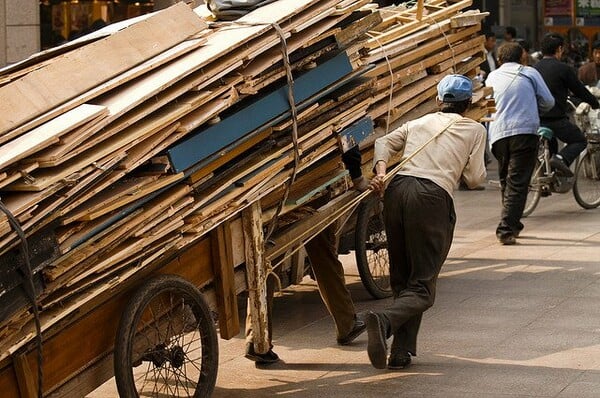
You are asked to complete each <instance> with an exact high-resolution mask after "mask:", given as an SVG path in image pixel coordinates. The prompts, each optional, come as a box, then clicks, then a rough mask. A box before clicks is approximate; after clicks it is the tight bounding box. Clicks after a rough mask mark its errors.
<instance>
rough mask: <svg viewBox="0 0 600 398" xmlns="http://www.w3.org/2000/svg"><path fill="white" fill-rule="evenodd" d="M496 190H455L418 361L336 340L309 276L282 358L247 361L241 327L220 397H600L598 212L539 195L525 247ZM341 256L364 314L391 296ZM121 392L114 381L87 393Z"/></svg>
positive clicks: (289, 310)
mask: <svg viewBox="0 0 600 398" xmlns="http://www.w3.org/2000/svg"><path fill="white" fill-rule="evenodd" d="M490 174H492V173H490ZM490 177H491V178H494V177H495V176H494V175H493V174H492V175H491V176H490ZM499 195H500V194H499V189H498V188H497V186H495V185H493V184H489V185H487V186H486V190H484V191H457V192H456V194H455V205H456V212H457V218H458V221H457V228H456V231H455V237H454V244H453V246H452V249H451V252H450V255H449V257H448V260H447V262H446V264H445V266H444V268H443V269H442V273H441V275H440V280H439V282H438V293H437V298H436V303H435V305H434V306H433V308H431V309H430V310H429V311H427V312H426V313H425V316H424V318H423V323H422V326H421V332H420V337H419V338H420V341H419V346H418V356H417V357H416V358H413V365H412V366H411V367H410V368H409V369H406V370H403V371H387V370H377V369H374V368H373V367H372V366H371V365H370V363H369V360H368V357H367V353H366V342H367V336H366V333H365V334H364V335H362V336H360V337H359V338H358V339H357V340H356V341H355V343H354V344H352V345H351V346H347V347H339V346H337V344H336V341H335V332H334V325H333V321H332V319H331V317H330V316H329V315H328V313H327V311H326V309H325V307H324V305H323V304H322V302H321V299H320V297H319V294H318V290H317V289H316V285H315V283H314V282H313V281H311V280H310V279H306V278H305V283H303V284H302V285H300V286H295V287H293V288H290V289H287V290H286V291H285V292H284V294H283V297H279V298H276V300H275V308H274V321H273V323H274V345H275V348H274V351H275V352H277V354H279V356H280V357H281V359H282V361H281V362H279V363H277V364H274V365H271V366H268V367H260V368H258V367H256V366H255V364H254V363H253V362H250V361H249V360H247V359H245V358H244V346H245V343H244V334H243V332H242V333H240V334H239V335H238V336H237V337H236V338H233V339H231V340H229V341H226V340H219V344H220V347H219V349H220V363H219V376H218V379H217V386H216V389H215V392H214V395H213V397H215V398H242V397H243V398H246V397H247V398H250V397H252V398H259V397H274V396H284V397H294V398H296V397H297V398H301V397H340V398H342V397H344V398H346V397H377V398H384V397H457V398H459V397H460V398H470V397H473V398H475V397H477V398H481V397H486V398H501V397H502V398H519V397H559V398H567V397H572V398H588V397H589V398H592V397H596V398H597V397H600V209H596V210H583V209H581V208H580V207H579V206H578V205H577V203H576V202H575V200H574V199H573V196H572V194H571V193H570V192H569V193H567V194H562V195H560V194H553V195H552V196H551V197H549V198H542V200H541V202H540V204H539V205H538V208H537V209H536V210H535V211H534V213H533V214H532V215H531V216H530V217H529V218H527V219H525V220H524V223H525V229H524V230H523V232H522V233H521V237H520V238H519V239H518V244H517V245H514V246H502V245H500V244H499V243H498V242H497V240H496V237H495V234H494V230H495V226H496V224H497V222H498V218H499V213H500V196H499ZM342 257H343V261H344V264H345V267H346V272H347V274H346V280H347V283H348V285H349V287H350V289H351V292H352V296H353V298H354V300H355V304H356V307H357V310H359V311H361V310H368V309H380V308H384V307H386V306H387V305H389V304H390V303H391V300H392V299H385V300H379V301H376V300H373V299H371V298H370V296H369V295H368V293H367V292H366V291H365V290H364V288H363V287H362V285H361V283H360V279H359V278H358V272H357V271H356V268H355V266H354V257H353V255H346V256H342ZM240 308H242V309H244V308H245V301H244V300H242V299H240ZM241 316H244V314H241ZM241 319H242V323H243V319H244V317H242V318H241ZM116 396H117V394H116V390H115V387H114V381H110V382H107V383H106V384H105V385H104V386H102V387H101V388H99V389H98V390H97V391H96V392H94V393H93V394H90V395H89V397H94V398H109V397H110V398H112V397H116Z"/></svg>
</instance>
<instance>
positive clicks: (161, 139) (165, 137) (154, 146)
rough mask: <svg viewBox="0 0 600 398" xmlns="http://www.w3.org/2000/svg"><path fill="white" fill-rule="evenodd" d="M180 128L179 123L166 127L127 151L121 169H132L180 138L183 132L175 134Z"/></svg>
mask: <svg viewBox="0 0 600 398" xmlns="http://www.w3.org/2000/svg"><path fill="white" fill-rule="evenodd" d="M178 128H179V123H174V124H172V125H170V126H167V127H165V128H164V129H163V130H161V131H159V132H158V133H157V134H154V135H152V136H150V137H148V138H147V139H145V140H144V141H142V142H140V143H139V144H137V145H135V146H133V147H132V148H131V149H129V150H128V151H127V159H125V160H124V161H123V162H121V164H120V165H119V169H122V170H127V171H132V170H133V169H135V168H136V167H138V166H140V165H141V164H142V163H144V162H145V161H147V160H148V159H150V158H151V157H152V156H154V155H156V154H157V153H159V152H161V151H163V150H165V149H167V148H168V147H169V146H170V145H171V144H172V143H174V142H175V141H177V140H178V139H180V138H181V137H182V136H183V134H173V133H174V132H175V131H176V130H177V129H178Z"/></svg>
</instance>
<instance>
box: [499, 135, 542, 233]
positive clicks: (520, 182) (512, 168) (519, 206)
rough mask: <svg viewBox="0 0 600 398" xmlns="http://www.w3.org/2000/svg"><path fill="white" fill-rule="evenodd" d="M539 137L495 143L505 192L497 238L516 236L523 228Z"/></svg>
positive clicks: (513, 138)
mask: <svg viewBox="0 0 600 398" xmlns="http://www.w3.org/2000/svg"><path fill="white" fill-rule="evenodd" d="M538 140H539V138H538V136H537V135H535V134H520V135H514V136H512V137H506V138H502V139H500V140H498V141H496V142H494V143H493V144H492V153H493V154H494V156H495V157H496V159H498V175H499V177H500V188H501V191H502V214H501V218H500V223H499V224H498V227H497V228H496V236H497V237H498V238H499V239H500V238H504V237H506V236H509V235H513V236H516V235H518V234H519V232H521V230H522V229H523V224H522V223H521V217H522V216H523V210H524V209H525V203H526V202H527V194H528V192H529V182H530V181H531V175H532V174H533V169H534V167H535V160H536V155H537V148H538Z"/></svg>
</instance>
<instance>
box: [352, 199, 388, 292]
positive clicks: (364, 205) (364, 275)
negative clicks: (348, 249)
mask: <svg viewBox="0 0 600 398" xmlns="http://www.w3.org/2000/svg"><path fill="white" fill-rule="evenodd" d="M378 204H379V199H378V198H375V196H373V195H371V196H369V197H367V198H366V199H365V200H363V201H362V202H361V203H360V204H359V205H358V209H357V217H356V231H355V234H354V248H355V249H354V255H355V258H356V267H357V268H358V273H359V275H360V279H361V281H362V283H363V285H364V286H365V289H367V291H368V292H369V294H370V295H371V296H372V297H373V298H375V299H378V300H379V299H384V298H387V297H390V296H391V295H392V289H391V287H390V289H382V288H381V286H379V285H378V284H377V282H375V279H374V278H373V274H372V273H371V269H370V268H369V259H368V257H367V234H368V230H369V220H370V215H371V214H372V213H373V211H374V210H373V206H375V205H378ZM388 265H389V264H388Z"/></svg>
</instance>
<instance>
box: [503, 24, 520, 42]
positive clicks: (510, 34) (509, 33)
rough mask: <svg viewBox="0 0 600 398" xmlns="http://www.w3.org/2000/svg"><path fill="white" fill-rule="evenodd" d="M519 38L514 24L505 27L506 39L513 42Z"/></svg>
mask: <svg viewBox="0 0 600 398" xmlns="http://www.w3.org/2000/svg"><path fill="white" fill-rule="evenodd" d="M516 38H517V30H516V29H515V28H514V27H513V26H507V27H506V28H504V41H505V42H511V41H515V39H516Z"/></svg>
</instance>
